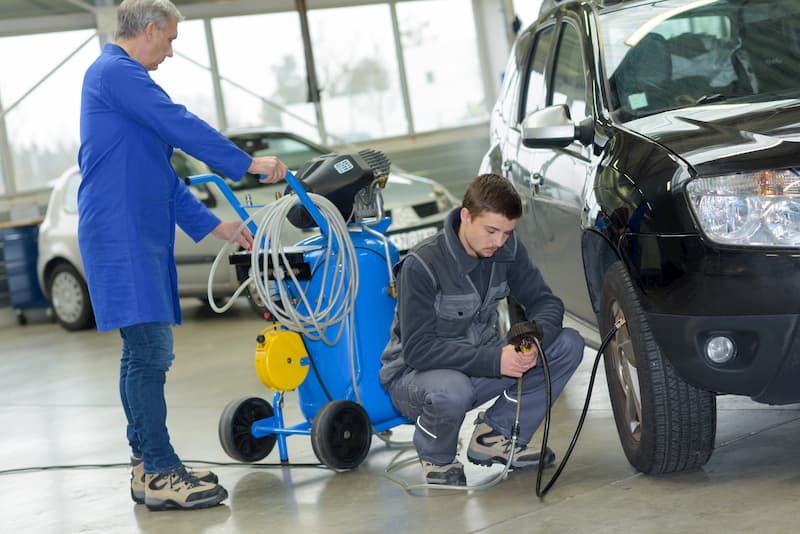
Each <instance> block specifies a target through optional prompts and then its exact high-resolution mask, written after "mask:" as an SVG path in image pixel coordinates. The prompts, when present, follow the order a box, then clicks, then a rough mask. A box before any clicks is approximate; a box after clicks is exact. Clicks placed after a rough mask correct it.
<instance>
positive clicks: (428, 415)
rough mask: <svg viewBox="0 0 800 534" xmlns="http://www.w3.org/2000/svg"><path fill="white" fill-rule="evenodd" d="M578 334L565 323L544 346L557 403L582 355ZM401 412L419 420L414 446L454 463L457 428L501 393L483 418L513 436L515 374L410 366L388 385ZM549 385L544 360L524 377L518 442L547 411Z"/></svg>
mask: <svg viewBox="0 0 800 534" xmlns="http://www.w3.org/2000/svg"><path fill="white" fill-rule="evenodd" d="M583 349H584V343H583V339H582V338H581V336H580V334H578V332H576V331H575V330H572V329H571V328H564V329H562V330H561V332H560V333H559V335H558V337H556V339H555V340H553V342H552V343H551V344H550V346H548V347H547V348H546V349H545V355H546V356H547V363H548V367H549V369H550V381H551V388H550V390H551V393H552V398H551V401H552V402H555V400H556V398H558V396H559V394H561V391H562V390H563V389H564V386H566V385H567V381H568V380H569V379H570V377H571V376H572V374H573V373H574V372H575V370H576V369H577V368H578V365H580V363H581V360H582V359H583ZM387 389H388V390H389V395H390V396H391V398H392V402H393V403H394V405H395V407H396V408H397V409H398V410H399V411H400V413H401V414H403V415H405V416H406V417H408V418H409V419H412V420H415V421H416V423H417V424H416V428H415V430H414V445H415V446H416V448H417V453H418V454H419V457H420V458H421V459H423V460H426V461H429V462H432V463H434V464H436V465H446V464H449V463H452V462H453V458H455V455H456V449H457V447H458V433H459V430H460V428H461V424H462V423H463V422H464V416H465V415H466V413H467V412H468V411H470V410H472V409H474V408H477V407H478V406H480V405H482V404H483V403H485V402H487V401H489V400H491V399H493V398H495V397H497V400H496V401H495V402H494V404H492V406H490V407H489V408H488V409H487V410H486V416H485V421H486V423H488V425H489V426H490V427H492V429H494V430H496V431H497V432H500V433H501V434H503V435H504V436H505V437H507V438H508V437H510V436H511V429H512V427H513V426H514V419H515V415H516V406H517V398H516V397H517V379H516V378H511V377H508V376H502V377H471V376H467V375H465V374H464V373H462V372H461V371H456V370H454V369H432V370H429V371H415V370H413V369H410V368H409V369H408V370H406V372H405V373H404V374H402V375H400V376H399V377H397V378H396V379H394V380H393V381H392V382H391V383H389V385H388V386H387ZM545 392H546V390H545V382H544V371H543V370H542V365H541V363H540V364H537V365H536V367H534V368H532V369H530V370H529V371H528V372H526V373H525V374H524V375H523V376H522V406H520V425H519V426H520V433H519V440H518V443H519V444H520V445H526V444H527V443H528V442H529V441H530V439H531V436H533V433H534V432H535V431H536V429H537V428H538V427H539V425H540V424H541V422H542V420H543V419H544V415H545V408H546V404H547V403H546V402H545V398H546V393H545Z"/></svg>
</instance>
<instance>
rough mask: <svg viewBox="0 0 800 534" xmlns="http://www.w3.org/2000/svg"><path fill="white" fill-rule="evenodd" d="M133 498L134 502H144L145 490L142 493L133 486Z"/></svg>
mask: <svg viewBox="0 0 800 534" xmlns="http://www.w3.org/2000/svg"><path fill="white" fill-rule="evenodd" d="M131 499H133V502H135V503H136V504H144V492H141V494H140V493H138V492H136V491H133V488H131Z"/></svg>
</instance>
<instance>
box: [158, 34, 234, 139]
mask: <svg viewBox="0 0 800 534" xmlns="http://www.w3.org/2000/svg"><path fill="white" fill-rule="evenodd" d="M173 52H174V56H173V57H171V58H167V59H166V61H164V62H163V63H161V65H159V67H158V69H156V70H155V71H151V72H150V76H151V77H152V78H153V79H154V80H155V81H156V83H158V84H159V85H160V86H161V87H163V88H164V90H165V91H166V92H167V93H168V94H169V96H170V98H172V100H173V102H176V103H178V104H183V105H184V106H186V108H187V109H188V110H189V111H191V112H192V113H194V114H195V115H197V116H198V117H200V118H202V119H203V120H204V121H206V122H208V123H209V124H211V125H212V126H214V127H219V123H218V121H217V109H216V105H215V103H214V86H213V85H212V81H211V71H210V62H209V59H208V46H207V43H206V32H205V28H204V27H203V22H202V21H200V20H185V21H183V22H181V23H180V24H178V38H177V39H176V40H175V42H174V43H173Z"/></svg>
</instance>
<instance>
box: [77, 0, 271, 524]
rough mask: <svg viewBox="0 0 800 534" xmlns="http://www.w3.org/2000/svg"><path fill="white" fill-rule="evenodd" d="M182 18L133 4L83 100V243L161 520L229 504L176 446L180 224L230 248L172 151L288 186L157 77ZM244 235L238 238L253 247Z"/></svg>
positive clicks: (152, 4)
mask: <svg viewBox="0 0 800 534" xmlns="http://www.w3.org/2000/svg"><path fill="white" fill-rule="evenodd" d="M180 20H182V16H181V14H180V12H179V11H178V10H177V8H176V7H175V6H174V5H173V4H172V3H171V2H169V1H168V0H125V1H123V2H122V4H121V5H120V6H119V8H118V10H117V33H116V38H115V42H114V43H113V44H111V43H109V44H106V45H105V47H104V48H103V51H102V54H101V55H100V57H98V59H97V60H96V61H95V62H94V63H93V64H92V65H91V66H90V67H89V69H88V70H87V72H86V75H85V78H84V82H83V91H82V98H81V123H80V126H81V146H80V152H79V155H78V160H79V165H80V169H81V173H82V175H83V180H82V183H81V186H80V190H79V193H78V212H79V221H80V222H79V229H78V240H79V244H80V250H81V256H82V258H83V263H84V266H85V269H86V277H87V281H88V285H89V293H90V295H91V300H92V306H93V308H94V312H95V318H96V320H97V327H98V330H100V331H103V330H110V329H119V331H120V335H121V337H122V360H121V365H120V382H119V389H120V396H121V398H122V405H123V408H124V410H125V416H126V418H127V421H128V427H127V437H128V442H129V443H130V446H131V451H132V457H131V465H132V475H131V496H132V498H133V500H134V501H136V502H137V503H145V504H146V505H147V507H148V508H150V509H152V510H161V509H165V508H183V509H194V508H206V507H209V506H213V505H216V504H219V503H220V502H221V501H222V500H224V499H225V498H226V497H227V492H226V491H225V489H224V488H223V487H222V486H220V485H219V484H217V477H216V476H215V475H214V474H213V473H210V472H192V471H189V470H187V469H186V468H185V467H184V466H183V464H182V463H181V460H180V459H179V458H178V456H177V455H176V453H175V451H174V450H173V448H172V445H171V444H170V439H169V434H168V432H167V427H166V403H165V400H164V383H165V381H166V372H167V370H168V369H169V367H170V365H171V362H172V360H173V358H174V356H173V352H172V349H173V340H172V325H173V324H180V322H181V310H180V306H179V300H178V287H177V274H176V269H175V258H174V251H173V248H174V242H175V224H176V223H177V224H178V225H180V227H181V229H183V231H185V232H186V233H187V234H188V235H189V236H190V237H191V238H192V239H194V240H195V241H199V240H201V239H202V238H203V237H205V236H206V235H208V234H209V233H211V234H213V235H214V236H216V237H218V238H220V239H228V238H230V237H231V236H232V235H233V234H234V232H236V229H237V228H238V226H239V223H238V222H236V221H228V222H223V221H220V220H219V219H218V218H217V217H216V216H215V215H214V214H213V213H211V212H210V211H209V210H208V209H207V208H206V207H205V206H203V204H202V203H200V202H199V201H198V200H197V199H195V197H194V196H193V195H192V194H191V192H190V191H189V188H188V187H187V186H186V185H185V184H184V183H183V182H182V181H181V180H180V179H179V178H178V176H177V175H176V174H175V171H174V170H173V168H172V166H171V164H170V156H171V155H172V151H173V147H178V148H181V149H182V150H184V151H185V152H187V153H189V154H191V155H193V156H195V157H196V158H198V159H201V160H203V161H205V162H206V163H208V164H209V165H210V166H211V167H213V168H215V169H220V170H221V171H222V172H223V173H225V175H227V176H230V177H240V178H241V177H242V176H243V175H244V174H245V173H246V172H251V173H254V174H261V175H264V179H263V180H262V181H264V182H275V181H278V180H281V179H283V177H284V175H285V173H286V166H285V165H284V164H283V163H282V162H281V161H280V160H278V159H277V158H275V157H271V156H268V157H260V158H251V157H250V156H249V155H248V154H246V153H245V152H243V151H242V150H240V149H238V148H237V147H236V146H235V145H234V144H233V143H231V142H230V141H228V140H227V139H226V138H225V137H224V136H223V135H222V134H220V133H219V132H218V131H217V130H215V129H214V128H212V127H211V126H209V125H208V124H207V123H205V122H204V121H203V120H201V119H200V118H198V117H197V116H195V115H194V114H192V113H191V112H189V111H188V110H187V109H186V108H185V107H184V106H181V105H178V104H176V103H174V102H173V101H172V100H171V99H170V97H169V96H168V95H167V93H166V92H165V91H164V90H163V89H162V88H161V87H160V86H159V85H158V84H156V83H155V82H154V81H153V79H152V78H151V77H150V74H149V72H148V71H152V70H156V69H157V68H158V66H159V64H160V63H161V62H162V61H164V59H166V58H167V57H171V56H172V41H173V40H175V39H176V38H177V36H178V21H180ZM252 240H253V238H252V235H250V233H249V232H247V231H246V230H245V231H244V232H243V233H242V234H240V235H239V236H237V241H238V242H239V243H240V244H241V245H242V246H244V247H248V246H250V245H251V244H252Z"/></svg>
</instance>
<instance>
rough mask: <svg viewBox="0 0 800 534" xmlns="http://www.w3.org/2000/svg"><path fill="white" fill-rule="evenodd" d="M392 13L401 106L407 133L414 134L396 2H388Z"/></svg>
mask: <svg viewBox="0 0 800 534" xmlns="http://www.w3.org/2000/svg"><path fill="white" fill-rule="evenodd" d="M389 9H390V11H391V14H392V33H393V34H394V49H395V53H396V54H397V68H398V70H399V71H400V90H401V91H402V93H403V107H404V108H405V110H406V122H407V124H408V135H414V133H415V132H416V129H415V128H414V114H413V113H412V112H411V96H410V94H409V92H408V78H407V77H406V59H405V54H403V42H402V40H401V38H400V24H399V23H398V22H397V4H396V3H395V2H390V3H389Z"/></svg>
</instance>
